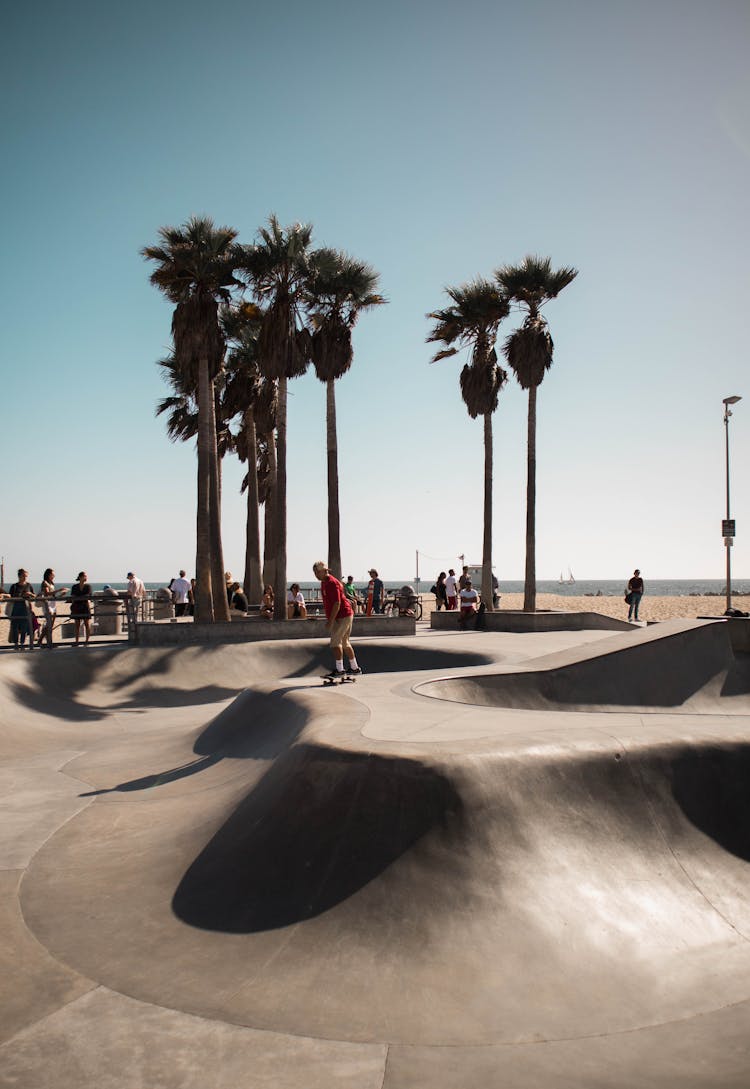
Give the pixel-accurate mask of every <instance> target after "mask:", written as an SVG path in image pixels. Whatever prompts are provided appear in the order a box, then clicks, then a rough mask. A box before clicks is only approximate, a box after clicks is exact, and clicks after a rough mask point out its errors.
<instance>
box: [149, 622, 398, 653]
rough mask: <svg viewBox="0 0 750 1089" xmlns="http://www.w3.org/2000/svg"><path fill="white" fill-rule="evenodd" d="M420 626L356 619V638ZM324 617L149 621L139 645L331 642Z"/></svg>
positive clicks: (389, 633) (395, 633)
mask: <svg viewBox="0 0 750 1089" xmlns="http://www.w3.org/2000/svg"><path fill="white" fill-rule="evenodd" d="M416 630H417V625H416V621H415V619H414V617H411V616H398V617H390V616H355V618H354V627H353V629H352V637H353V638H355V639H364V638H367V637H368V636H383V635H398V636H404V635H414V634H416ZM327 638H328V629H327V628H326V622H325V618H324V617H322V616H320V617H319V616H315V617H308V618H307V620H286V621H284V620H281V621H273V620H270V621H269V620H260V619H259V618H258V617H248V618H247V619H234V620H231V621H230V622H229V623H228V624H196V623H194V622H193V621H190V620H185V621H177V622H175V623H171V622H169V621H166V622H145V623H141V624H139V625H138V631H137V636H136V639H135V642H137V643H138V644H139V645H140V646H142V647H182V646H193V645H195V644H198V643H255V642H261V641H266V640H274V639H327Z"/></svg>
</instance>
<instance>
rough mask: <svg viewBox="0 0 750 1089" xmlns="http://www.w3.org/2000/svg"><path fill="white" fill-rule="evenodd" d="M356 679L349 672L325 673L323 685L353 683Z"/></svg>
mask: <svg viewBox="0 0 750 1089" xmlns="http://www.w3.org/2000/svg"><path fill="white" fill-rule="evenodd" d="M356 679H357V678H356V677H352V675H351V674H350V673H340V674H339V673H335V674H334V673H326V675H325V676H324V677H323V686H324V687H325V688H330V687H331V686H332V685H334V684H354V682H355V681H356Z"/></svg>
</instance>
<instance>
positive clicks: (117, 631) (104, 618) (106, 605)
mask: <svg viewBox="0 0 750 1089" xmlns="http://www.w3.org/2000/svg"><path fill="white" fill-rule="evenodd" d="M94 620H95V621H96V628H97V631H98V633H99V635H122V602H121V601H120V600H119V598H116V597H112V598H103V599H102V600H100V601H95V602H94Z"/></svg>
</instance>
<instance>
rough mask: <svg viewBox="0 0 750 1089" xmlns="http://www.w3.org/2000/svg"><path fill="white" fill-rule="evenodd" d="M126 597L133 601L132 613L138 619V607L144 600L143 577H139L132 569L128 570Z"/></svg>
mask: <svg viewBox="0 0 750 1089" xmlns="http://www.w3.org/2000/svg"><path fill="white" fill-rule="evenodd" d="M128 597H129V598H130V599H131V601H132V602H133V615H134V616H135V619H136V620H138V618H139V616H140V609H141V608H142V606H143V602H144V601H145V600H146V587H145V585H144V583H143V579H139V578H138V576H137V575H136V574H134V573H133V572H132V571H128Z"/></svg>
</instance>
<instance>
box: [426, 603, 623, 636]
mask: <svg viewBox="0 0 750 1089" xmlns="http://www.w3.org/2000/svg"><path fill="white" fill-rule="evenodd" d="M461 620H462V618H461V613H460V611H459V610H450V611H449V610H447V609H441V610H439V611H438V610H437V609H436V610H434V611H433V612H431V613H430V627H431V628H433V629H435V630H436V631H459V630H461ZM636 623H637V621H636ZM467 627H468V628H469V629H470V630H471V631H512V632H519V633H520V632H532V631H539V632H541V631H596V630H597V629H601V630H602V631H632V629H633V627H634V625H633V624H631V623H629V622H628V621H627V620H617V619H616V618H615V617H612V616H604V615H603V614H602V613H574V612H565V611H564V610H562V609H540V610H539V611H537V612H533V613H527V612H524V611H523V610H522V609H502V608H501V609H495V610H494V611H493V612H486V613H484V614H482V615H479V614H477V615H476V616H473V617H470V618H469V620H468V621H467Z"/></svg>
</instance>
